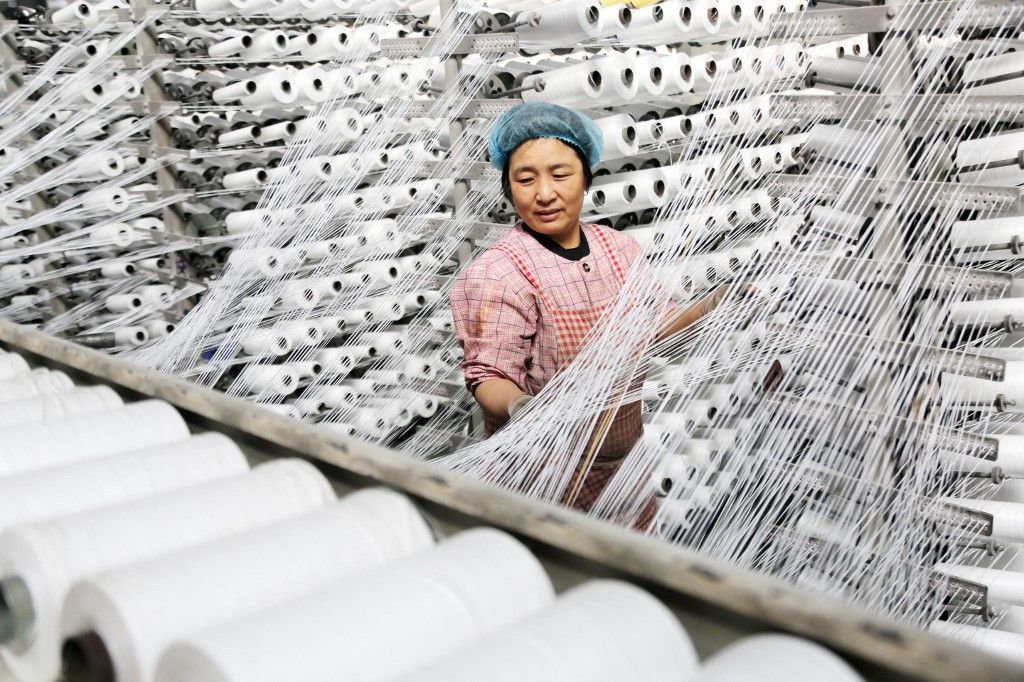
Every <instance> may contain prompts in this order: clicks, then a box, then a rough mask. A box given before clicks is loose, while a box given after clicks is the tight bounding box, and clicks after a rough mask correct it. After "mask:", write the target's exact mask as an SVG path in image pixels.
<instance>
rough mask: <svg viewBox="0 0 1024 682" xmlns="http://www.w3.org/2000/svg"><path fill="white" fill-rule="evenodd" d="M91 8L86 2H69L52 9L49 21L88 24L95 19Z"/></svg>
mask: <svg viewBox="0 0 1024 682" xmlns="http://www.w3.org/2000/svg"><path fill="white" fill-rule="evenodd" d="M94 14H95V13H94V12H93V11H92V8H91V7H89V3H87V2H71V3H68V4H67V5H65V6H64V7H61V8H60V9H58V10H54V12H53V14H51V15H50V22H51V23H54V24H75V23H78V24H90V23H92V22H94V21H95V18H94V16H93V15H94Z"/></svg>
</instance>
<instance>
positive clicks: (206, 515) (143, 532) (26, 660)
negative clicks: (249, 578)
mask: <svg viewBox="0 0 1024 682" xmlns="http://www.w3.org/2000/svg"><path fill="white" fill-rule="evenodd" d="M332 499H334V493H333V492H332V490H331V486H330V484H329V483H328V482H327V480H326V479H325V478H324V477H323V475H322V474H321V473H320V472H319V471H317V470H316V469H315V468H314V467H313V466H312V465H311V464H309V463H307V462H304V461H302V460H296V459H289V460H280V461H276V462H271V463H268V464H264V465H262V466H259V467H256V468H255V469H253V470H252V471H251V472H249V473H246V474H243V475H241V476H235V477H232V478H227V479H223V480H220V481H214V482H210V483H205V484H202V485H198V486H193V487H190V488H186V489H184V490H179V491H174V492H169V493H164V494H162V495H158V496H155V497H151V498H148V499H144V500H138V501H134V502H128V503H126V504H121V505H116V506H113V507H106V508H102V509H97V510H94V511H89V512H85V513H82V514H77V515H74V516H68V517H64V518H61V519H56V520H53V521H45V522H41V523H33V524H26V525H21V526H17V527H15V528H12V529H9V530H7V531H5V532H4V533H2V534H0V574H2V575H4V576H18V577H20V578H22V579H23V580H24V581H25V583H26V585H27V587H28V590H29V593H30V595H31V599H32V606H33V609H34V612H35V621H34V623H33V627H32V634H31V642H30V643H28V645H27V646H25V647H24V648H22V647H21V646H17V645H12V644H6V645H4V646H0V657H2V658H3V660H4V661H5V662H6V663H7V665H8V666H9V667H10V668H11V670H12V671H13V672H14V674H15V675H16V676H17V677H19V678H20V679H25V680H44V679H47V680H52V679H54V678H56V677H57V674H58V672H59V669H60V609H61V606H62V605H63V603H64V598H65V595H66V594H67V591H68V590H69V589H70V588H71V586H72V585H73V584H74V582H75V581H77V580H81V579H83V578H87V577H89V576H91V575H93V574H95V573H97V572H99V571H103V570H107V569H111V568H114V567H117V566H122V565H125V564H128V563H132V562H136V561H141V560H143V559H149V558H152V557H156V556H159V555H161V554H166V553H168V552H171V551H174V550H178V549H183V548H186V547H192V546H195V545H198V544H200V543H203V542H209V541H211V540H215V539H218V538H222V537H226V536H228V535H232V534H234V533H238V532H241V531H243V530H248V529H250V528H255V527H258V526H261V525H266V524H268V523H273V522H274V521H279V520H282V519H286V518H291V517H294V516H298V515H299V514H303V513H306V512H309V511H311V510H313V509H316V508H317V507H321V506H323V505H324V504H327V503H328V502H329V501H330V500H332Z"/></svg>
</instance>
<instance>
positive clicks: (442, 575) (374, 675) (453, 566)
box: [155, 529, 554, 682]
mask: <svg viewBox="0 0 1024 682" xmlns="http://www.w3.org/2000/svg"><path fill="white" fill-rule="evenodd" d="M553 596H554V595H553V590H552V588H551V583H550V582H549V580H548V577H547V575H545V573H544V570H543V568H541V566H540V564H539V563H538V562H537V560H536V559H535V558H534V557H533V555H532V554H530V552H529V551H528V550H527V549H526V548H525V547H523V545H521V544H520V543H519V542H518V541H516V540H514V539H512V538H511V537H510V536H508V535H506V534H504V533H501V532H499V531H496V530H492V529H477V530H471V531H466V532H463V533H460V534H459V535H457V536H455V537H454V538H452V539H450V540H447V541H445V542H443V543H441V544H440V545H438V546H437V548H436V549H433V550H431V551H429V552H424V553H421V554H419V555H418V556H415V557H412V558H410V559H406V560H405V561H402V562H401V563H398V564H395V565H393V566H390V567H388V568H386V569H383V570H380V571H377V572H375V573H373V574H371V575H368V576H365V577H362V578H358V579H354V580H348V581H342V582H341V583H339V584H337V585H335V586H333V587H331V588H329V589H326V590H321V591H319V592H316V593H313V594H310V595H309V596H307V597H304V598H302V599H299V600H295V601H292V602H290V603H288V604H284V605H282V606H279V607H275V608H272V609H267V610H265V611H263V612H261V613H259V614H256V615H254V616H251V617H249V618H244V619H241V620H237V621H234V622H231V623H226V624H224V625H222V626H220V627H216V628H211V629H209V630H205V631H203V632H200V633H196V634H193V635H191V636H189V637H187V638H184V639H183V640H179V642H178V643H177V644H175V645H173V646H171V647H170V648H169V649H168V650H167V652H166V653H165V654H164V656H163V657H162V658H161V660H160V664H159V665H158V666H157V673H156V678H155V679H156V680H158V681H159V682H179V681H180V682H185V681H186V680H187V682H211V681H213V680H223V681H227V680H234V681H237V682H241V681H242V680H244V681H245V682H262V681H264V680H265V681H267V682H270V681H274V682H279V681H280V680H286V679H294V680H303V681H304V682H317V681H318V680H324V681H325V682H326V681H327V680H331V681H333V680H337V679H339V678H345V679H358V680H364V681H366V682H370V681H372V680H387V679H391V678H393V677H395V676H397V675H401V674H403V673H407V672H410V671H412V670H414V669H416V668H417V667H419V666H422V665H424V664H425V663H427V662H429V661H431V660H434V659H437V658H439V657H441V656H444V655H445V654H447V653H449V652H451V651H453V650H455V649H457V648H458V647H460V646H464V645H466V644H468V643H470V642H472V641H474V640H476V639H478V638H479V637H481V636H483V635H486V634H489V633H491V632H493V631H495V630H497V629H498V628H500V627H502V626H504V625H507V624H509V623H512V622H515V621H516V620H519V619H521V618H525V617H527V616H530V615H533V614H535V613H537V612H538V611H539V610H541V609H542V608H544V607H545V606H547V605H548V604H549V603H550V602H551V600H552V598H553ZM412 605H415V606H412Z"/></svg>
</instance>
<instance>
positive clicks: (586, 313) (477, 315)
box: [451, 103, 722, 527]
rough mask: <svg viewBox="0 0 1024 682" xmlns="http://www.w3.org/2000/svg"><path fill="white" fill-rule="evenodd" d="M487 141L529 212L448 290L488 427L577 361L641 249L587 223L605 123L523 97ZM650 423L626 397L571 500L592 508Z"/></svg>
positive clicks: (522, 211) (506, 182)
mask: <svg viewBox="0 0 1024 682" xmlns="http://www.w3.org/2000/svg"><path fill="white" fill-rule="evenodd" d="M488 146H489V151H490V157H491V164H492V165H493V166H494V167H495V168H497V169H499V170H500V171H501V184H502V190H503V191H504V193H505V197H506V198H507V199H508V200H509V201H510V202H511V203H512V204H513V205H514V206H515V209H516V212H517V213H518V214H519V217H520V219H521V220H520V222H519V223H517V224H516V225H515V226H514V227H513V228H512V229H511V230H509V233H508V235H506V236H505V237H504V238H503V239H502V240H501V241H499V242H498V243H497V244H495V245H494V246H492V247H491V248H490V249H488V250H487V251H485V252H484V253H483V254H481V255H480V256H479V257H478V258H477V259H476V260H475V261H474V262H473V263H472V264H471V265H470V266H469V267H468V268H467V269H466V270H465V271H464V272H463V273H462V274H461V275H460V276H459V278H458V280H457V281H456V282H455V285H454V287H453V288H452V292H451V307H452V314H453V316H454V319H455V333H456V336H457V338H458V341H459V344H460V345H461V346H462V350H463V353H464V356H465V359H464V361H463V364H462V368H463V372H464V374H465V380H466V386H467V388H469V390H470V391H471V392H472V393H473V395H474V397H475V398H476V401H477V402H478V403H479V404H480V406H481V407H482V408H483V412H484V432H485V435H486V436H490V435H491V434H493V433H494V431H496V430H497V429H498V428H500V427H501V426H502V425H503V424H504V423H505V422H506V421H508V419H509V418H510V417H513V416H515V415H516V413H517V412H519V411H520V410H522V409H523V407H524V406H525V405H526V404H527V402H529V400H530V399H531V398H532V396H534V395H536V394H537V393H538V392H539V391H540V390H541V389H542V388H543V387H544V385H545V384H547V383H548V382H549V381H551V379H552V378H553V377H554V376H555V375H556V374H557V373H558V372H559V371H561V370H562V368H564V367H565V366H566V365H568V364H569V363H570V362H572V360H573V358H575V357H576V355H577V354H578V353H579V351H580V349H581V347H582V345H583V341H584V337H585V336H586V334H587V332H588V331H589V330H590V328H591V327H592V326H593V325H594V324H595V323H596V322H597V320H598V318H599V317H600V314H601V311H602V310H603V309H604V308H605V307H606V306H609V305H612V304H613V303H614V300H615V297H616V295H617V294H618V292H619V290H620V289H621V288H622V285H623V283H624V282H625V279H626V276H627V274H628V272H629V268H630V267H631V266H632V265H633V263H634V262H635V261H636V260H637V259H638V258H640V257H641V249H640V245H639V244H638V243H637V241H636V240H635V239H634V238H633V237H631V236H629V235H628V234H627V233H623V232H616V231H614V230H610V229H607V228H604V227H601V226H599V225H589V224H587V225H584V224H581V223H580V220H579V217H580V210H581V209H582V207H583V195H584V193H585V192H586V191H587V190H588V189H589V188H590V183H591V180H592V178H593V175H592V172H593V169H594V167H595V166H596V165H597V163H598V162H599V161H600V160H601V152H602V136H601V131H600V130H599V129H598V127H597V126H596V125H595V124H594V123H593V121H591V120H590V119H589V118H587V117H586V116H584V115H582V114H580V113H578V112H575V111H572V110H570V109H566V108H564V107H560V106H557V105H554V104H547V103H529V104H523V105H520V106H518V107H515V108H513V109H511V110H509V111H507V112H505V113H504V114H503V115H502V116H501V117H500V118H498V120H497V121H495V123H494V125H493V127H492V129H491V135H490V140H489V145H488ZM721 294H722V290H720V291H716V293H715V294H713V295H712V296H709V297H708V298H707V299H705V300H704V301H702V302H701V303H698V304H697V305H694V306H692V307H690V308H688V309H686V310H684V311H682V312H678V311H677V312H675V313H673V314H672V321H671V322H670V323H669V324H667V325H666V328H665V329H664V330H663V331H662V334H661V335H662V336H667V335H670V334H673V333H675V332H677V331H679V330H681V329H683V328H685V327H687V326H688V325H690V324H692V323H693V322H694V321H695V320H697V319H698V318H699V317H700V316H701V315H703V314H705V313H706V312H708V310H710V309H711V308H712V307H713V306H714V305H715V304H716V303H717V302H718V300H719V299H720V298H721ZM642 433H643V422H642V420H641V408H640V403H639V402H634V403H631V404H629V405H624V406H622V407H621V408H620V409H619V410H618V412H617V413H616V415H615V418H614V419H613V420H612V423H611V426H610V427H609V429H608V433H607V435H606V437H605V439H604V441H603V443H602V446H601V448H600V450H599V451H598V452H597V454H596V457H595V458H594V461H593V466H592V467H591V468H590V470H589V472H588V474H587V476H586V478H585V479H584V480H583V484H582V487H581V488H580V490H579V494H578V495H576V496H575V497H574V499H569V500H566V502H568V503H572V505H573V506H575V507H576V508H579V509H583V510H587V509H589V508H590V507H591V506H592V505H593V503H594V502H595V501H596V500H597V497H598V495H599V494H600V492H601V490H602V489H603V488H604V486H605V485H606V484H607V483H608V481H609V480H611V478H612V476H613V475H614V474H615V471H616V470H617V469H618V467H619V465H621V464H622V462H623V460H624V459H625V457H626V455H627V454H628V453H629V451H630V449H631V448H632V447H633V445H634V444H635V443H636V441H637V439H639V438H640V436H641V434H642ZM653 511H654V505H653V498H652V499H651V500H650V504H649V505H648V508H647V509H646V510H645V513H644V514H643V517H644V518H642V519H640V520H639V521H638V523H637V525H638V526H643V527H646V525H647V524H648V522H649V520H650V517H651V515H653Z"/></svg>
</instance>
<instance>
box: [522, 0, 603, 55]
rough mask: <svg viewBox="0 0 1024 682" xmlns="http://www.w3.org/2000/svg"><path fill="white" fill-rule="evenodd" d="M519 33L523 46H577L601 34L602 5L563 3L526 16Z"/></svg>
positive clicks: (569, 0) (575, 1) (576, 1)
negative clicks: (534, 44) (575, 44)
mask: <svg viewBox="0 0 1024 682" xmlns="http://www.w3.org/2000/svg"><path fill="white" fill-rule="evenodd" d="M522 19H523V20H524V21H523V22H522V23H521V24H520V25H518V26H516V34H517V35H518V36H519V40H520V41H521V42H523V43H524V44H528V43H542V44H548V43H554V44H556V45H565V44H570V43H577V42H581V41H585V40H589V39H591V38H597V37H599V36H600V35H602V29H603V25H602V22H601V5H600V3H596V2H594V3H592V2H586V1H580V0H563V2H557V3H555V4H552V5H548V6H547V7H541V8H538V9H535V10H533V11H531V12H529V13H527V14H526V15H525V16H524V17H522Z"/></svg>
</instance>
